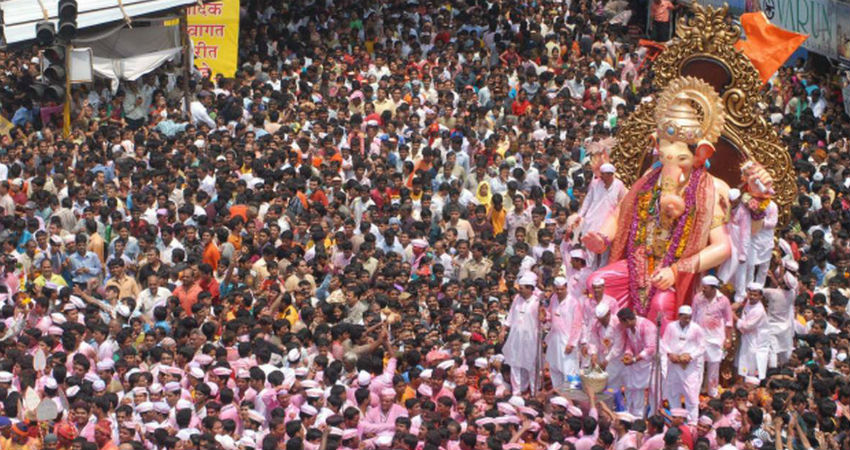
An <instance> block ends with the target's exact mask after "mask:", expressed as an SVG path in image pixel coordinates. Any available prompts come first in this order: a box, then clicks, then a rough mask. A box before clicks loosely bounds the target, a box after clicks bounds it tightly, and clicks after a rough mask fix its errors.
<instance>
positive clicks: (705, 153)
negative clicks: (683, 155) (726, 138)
mask: <svg viewBox="0 0 850 450" xmlns="http://www.w3.org/2000/svg"><path fill="white" fill-rule="evenodd" d="M713 154H714V145H713V144H712V143H711V142H708V141H705V140H702V141H699V142H698V143H697V148H696V150H695V151H694V160H695V161H694V167H699V166H701V165H703V164H705V162H706V161H707V160H708V158H711V155H713Z"/></svg>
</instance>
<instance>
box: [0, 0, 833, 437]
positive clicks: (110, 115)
mask: <svg viewBox="0 0 850 450" xmlns="http://www.w3.org/2000/svg"><path fill="white" fill-rule="evenodd" d="M675 14H687V10H686V8H684V7H682V6H681V5H675V4H673V3H671V2H669V1H668V0H652V1H651V4H649V5H647V4H646V3H640V2H632V3H631V4H630V3H627V2H624V1H620V0H609V1H598V2H597V1H588V0H573V1H571V2H551V1H549V0H543V1H535V2H526V1H518V0H506V1H500V2H488V1H485V0H451V1H447V2H438V1H434V0H407V1H400V0H396V1H392V2H382V1H376V0H366V1H352V0H340V1H325V2H313V1H307V0H295V1H288V2H275V1H271V0H243V1H242V6H241V16H242V17H241V27H240V30H241V37H240V46H239V61H240V66H239V69H238V71H237V72H236V74H235V76H233V77H222V76H215V77H213V78H212V79H210V78H208V77H201V76H200V75H199V74H198V73H194V74H193V77H192V79H191V80H184V79H183V78H182V76H181V74H182V70H181V69H180V68H179V67H178V66H176V65H173V64H171V63H169V64H166V65H165V66H163V67H161V68H159V69H157V70H156V71H154V72H152V73H150V74H147V75H145V76H143V77H142V78H141V79H139V80H138V81H136V82H124V81H122V82H121V83H120V86H119V87H118V89H117V90H112V88H111V86H110V84H109V83H107V82H102V81H101V80H98V81H97V82H95V83H94V84H93V85H81V86H79V87H75V88H74V90H73V93H72V97H73V98H72V115H73V120H72V124H71V125H72V131H71V134H70V136H68V137H63V135H62V127H61V125H62V124H61V114H54V113H53V111H54V110H57V109H59V108H51V106H53V105H49V104H40V103H38V102H33V101H32V99H31V98H29V97H28V96H27V94H26V88H27V87H28V86H29V85H30V84H31V83H32V82H33V81H34V80H35V79H37V78H38V76H39V75H38V70H39V61H38V58H37V56H36V55H37V49H34V48H27V49H23V50H14V51H13V50H9V51H2V52H0V78H2V84H1V86H2V87H0V103H2V112H3V114H4V116H5V117H6V118H7V119H8V120H9V121H11V123H12V124H13V128H12V129H11V130H10V131H9V132H8V133H7V134H4V135H3V137H2V138H0V180H2V181H0V208H2V212H0V213H2V217H0V245H2V251H3V255H2V259H0V265H2V272H0V299H2V307H0V316H2V322H0V407H2V411H0V450H18V449H33V450H34V449H58V450H68V449H74V450H114V449H121V450H141V449H148V450H154V449H156V450H164V449H169V450H172V449H174V450H186V449H198V450H210V449H223V450H234V449H239V450H273V449H285V450H360V449H367V450H372V449H377V450H514V449H522V450H544V449H545V450H561V449H565V450H633V449H634V450H661V449H664V450H678V449H685V448H687V449H688V450H695V449H699V450H716V449H720V450H734V449H738V450H785V449H787V450H791V449H792V448H793V449H794V450H809V449H814V448H817V449H833V450H836V449H842V450H848V449H850V434H848V433H847V431H848V430H850V380H848V378H847V377H848V376H850V360H848V357H847V356H848V352H850V348H848V347H850V334H848V324H850V321H848V319H850V317H849V316H848V313H847V311H846V306H847V301H848V298H850V284H849V283H848V279H850V273H848V269H850V267H848V266H850V235H848V228H847V227H848V226H850V223H848V222H850V214H848V211H850V199H848V196H847V194H848V191H850V173H848V172H847V171H846V170H847V167H848V161H850V145H848V137H850V124H848V117H847V115H845V112H844V110H843V108H842V99H841V87H842V86H841V84H840V73H839V71H838V70H837V69H834V68H832V69H828V68H827V67H826V66H825V65H824V66H822V67H820V66H819V67H815V66H813V65H811V64H806V62H805V61H803V60H800V61H797V62H796V64H795V65H793V67H792V66H788V67H783V68H781V69H780V70H779V72H778V73H777V74H776V75H775V76H774V77H773V78H772V79H771V80H770V82H769V83H768V84H767V85H766V86H765V94H766V95H765V96H764V99H765V101H766V102H767V103H766V104H762V105H760V106H761V107H762V108H763V111H762V113H763V114H765V115H766V116H768V117H769V120H770V121H771V123H772V124H774V125H775V127H776V130H777V131H778V133H779V134H780V136H781V138H782V140H783V142H784V144H785V145H787V149H788V151H789V152H790V154H791V156H792V159H793V161H794V167H795V173H796V176H797V186H798V189H799V197H798V198H797V199H796V201H795V202H794V204H793V206H792V208H791V218H790V221H789V223H788V224H787V225H786V224H784V223H783V224H781V225H780V224H778V222H777V220H776V219H775V218H773V219H772V220H764V221H762V222H760V225H759V227H758V230H755V229H753V228H752V227H751V226H750V222H749V220H750V217H749V216H747V215H746V214H738V213H739V212H740V211H741V208H737V207H735V208H734V209H733V213H732V218H731V219H730V223H729V224H728V225H727V226H729V227H730V234H731V235H732V236H733V257H732V259H731V260H730V263H729V264H727V265H726V266H724V267H722V268H721V270H719V271H717V273H715V274H706V276H705V278H703V279H702V280H701V283H700V288H699V293H698V294H697V295H696V296H695V297H694V298H693V299H692V300H691V302H690V306H683V307H682V308H681V309H679V310H678V313H679V315H678V321H676V322H672V323H670V324H669V325H668V326H667V327H666V329H664V330H663V331H659V330H658V329H657V328H656V326H655V324H654V321H652V320H648V319H645V318H643V317H640V316H638V315H636V314H635V313H634V311H632V310H630V309H629V308H619V307H618V305H616V304H615V302H612V301H611V299H610V298H609V297H606V296H605V295H604V290H605V289H604V285H603V284H601V283H594V284H593V285H592V286H590V288H588V286H587V284H586V280H587V277H588V276H589V275H590V273H591V272H592V270H593V269H595V268H597V267H599V266H600V265H601V264H603V263H604V262H605V261H604V257H600V256H598V255H592V254H589V253H588V252H586V251H584V249H582V248H581V246H580V245H579V244H578V242H579V237H580V236H581V234H582V233H583V232H586V231H588V230H592V229H594V228H593V227H597V226H598V224H599V220H601V218H602V217H604V216H605V215H606V214H609V213H610V212H611V211H612V210H613V208H615V207H616V204H617V202H618V201H619V200H620V199H621V198H622V196H623V194H624V193H625V189H626V188H625V186H624V185H623V183H622V182H621V181H620V180H619V179H618V178H617V176H616V169H615V167H614V166H613V165H611V164H606V165H603V166H602V167H600V170H599V171H598V174H594V172H593V171H592V170H591V164H590V156H591V155H590V153H591V151H592V150H593V151H599V147H604V146H605V144H604V143H606V142H610V141H608V138H610V137H612V136H614V135H615V134H616V132H617V130H618V127H619V126H620V125H621V123H622V121H623V119H624V118H625V117H627V116H628V114H629V113H630V112H631V111H633V110H634V108H635V107H636V105H638V104H639V103H641V102H642V101H645V100H647V99H648V98H651V96H652V95H653V89H654V88H653V82H652V71H651V62H650V61H649V60H648V58H647V51H646V49H645V48H643V47H640V46H639V45H638V39H639V38H640V37H643V36H647V35H649V36H653V37H654V38H656V39H658V40H665V39H666V38H667V37H668V36H669V35H670V23H671V18H672V17H673V15H675ZM648 17H651V21H649V22H651V23H652V27H651V29H650V30H643V29H642V27H641V26H635V24H638V25H641V24H643V23H646V22H647V18H648ZM815 69H818V70H815ZM187 87H188V92H187V91H186V90H185V89H187ZM184 97H185V98H189V99H190V101H191V103H190V104H189V105H188V108H186V109H188V112H189V113H190V114H188V115H187V114H185V113H184V112H183V109H184V108H183V106H185V105H183V103H182V102H183V99H184ZM594 148H595V150H594ZM733 196H735V197H736V198H732V200H733V204H734V205H737V203H736V202H735V201H736V199H737V195H734V194H733ZM739 215H740V217H738V216H739ZM774 216H775V214H774ZM572 217H581V218H582V220H581V222H580V225H578V226H576V223H577V222H576V221H575V219H571V218H572ZM777 225H779V226H777ZM752 231H755V232H752ZM774 236H775V237H776V238H777V240H776V242H778V244H777V245H774ZM661 365H663V367H664V371H663V375H662V376H661V377H660V378H656V376H655V373H656V372H655V371H654V370H653V369H654V368H656V367H659V366H661ZM597 369H605V370H606V372H607V373H608V374H609V379H608V388H607V390H605V391H603V392H602V393H599V394H597V392H596V390H595V389H593V386H591V383H584V385H582V383H581V378H580V373H581V371H582V370H586V371H589V372H594V371H595V370H597ZM656 380H657V381H656ZM582 390H584V391H585V392H584V394H581V391H582ZM33 395H35V399H33V398H32V397H33ZM45 399H47V400H50V401H52V402H54V403H55V407H54V408H51V407H45V406H44V405H43V404H42V405H40V406H41V407H40V408H37V409H38V410H40V411H42V413H45V412H46V413H47V415H48V416H52V415H54V414H50V412H51V410H54V411H53V412H54V413H55V415H56V417H55V418H53V419H44V418H42V420H38V419H39V417H38V414H37V411H35V409H34V408H33V406H34V404H37V403H39V402H41V401H43V400H45Z"/></svg>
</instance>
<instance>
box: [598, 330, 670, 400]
mask: <svg viewBox="0 0 850 450" xmlns="http://www.w3.org/2000/svg"><path fill="white" fill-rule="evenodd" d="M617 328H618V330H616V331H614V342H613V344H612V345H611V351H610V352H609V353H608V367H609V369H608V376H609V380H610V378H615V375H616V377H617V378H619V380H620V383H622V385H623V386H625V387H626V389H646V388H647V387H649V381H650V379H651V378H652V377H651V376H650V375H651V373H652V360H653V358H654V357H655V350H656V343H655V340H656V337H657V333H658V329H657V328H656V327H655V324H654V323H652V321H650V320H649V319H645V318H643V317H638V318H637V324H635V328H634V330H632V329H629V328H626V327H624V326H623V325H622V324H619V325H618V327H617ZM626 354H631V355H632V356H634V357H635V358H636V359H640V360H639V361H637V362H635V363H634V364H631V365H628V366H627V365H625V364H623V362H622V358H623V356H625V355H626ZM612 372H614V373H613V374H612ZM608 384H609V385H611V384H612V383H611V382H610V381H609V383H608ZM613 387H616V384H614V386H613Z"/></svg>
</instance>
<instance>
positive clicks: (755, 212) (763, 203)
mask: <svg viewBox="0 0 850 450" xmlns="http://www.w3.org/2000/svg"><path fill="white" fill-rule="evenodd" d="M741 200H742V202H743V203H744V206H745V207H746V208H747V211H749V213H750V218H751V219H752V220H761V219H764V218H765V216H767V207H768V206H770V198H763V199H761V200H759V199H757V198H755V197H753V196H752V195H750V194H749V193H745V194H744V196H743V198H742V199H741Z"/></svg>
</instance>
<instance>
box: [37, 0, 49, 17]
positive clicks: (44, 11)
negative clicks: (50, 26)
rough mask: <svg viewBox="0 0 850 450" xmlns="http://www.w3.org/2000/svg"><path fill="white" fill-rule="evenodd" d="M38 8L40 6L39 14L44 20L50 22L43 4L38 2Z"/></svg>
mask: <svg viewBox="0 0 850 450" xmlns="http://www.w3.org/2000/svg"><path fill="white" fill-rule="evenodd" d="M38 6H41V14H43V15H44V20H50V14H48V12H47V8H45V7H44V2H42V1H41V0H38Z"/></svg>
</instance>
